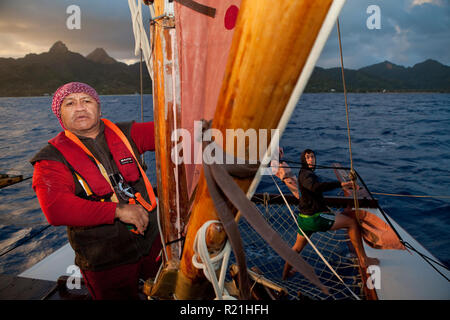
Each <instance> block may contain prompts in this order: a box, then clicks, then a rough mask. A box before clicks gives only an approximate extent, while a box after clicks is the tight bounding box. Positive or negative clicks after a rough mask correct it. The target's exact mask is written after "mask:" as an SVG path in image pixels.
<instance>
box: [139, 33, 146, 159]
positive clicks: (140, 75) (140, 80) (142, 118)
mask: <svg viewBox="0 0 450 320" xmlns="http://www.w3.org/2000/svg"><path fill="white" fill-rule="evenodd" d="M139 42H140V39H139ZM139 47H140V49H141V50H140V52H141V59H140V61H139V82H140V85H141V122H144V84H143V82H144V80H143V75H142V43H140V44H139ZM141 161H142V163H145V152H144V153H142V154H141Z"/></svg>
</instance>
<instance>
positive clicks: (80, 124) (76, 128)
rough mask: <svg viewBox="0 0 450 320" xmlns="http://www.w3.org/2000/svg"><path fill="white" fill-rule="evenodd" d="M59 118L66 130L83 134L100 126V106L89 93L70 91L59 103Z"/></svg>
mask: <svg viewBox="0 0 450 320" xmlns="http://www.w3.org/2000/svg"><path fill="white" fill-rule="evenodd" d="M61 119H62V122H63V124H64V127H65V128H66V129H67V130H69V131H71V132H73V133H75V134H79V135H85V134H86V133H90V132H92V131H95V130H96V129H97V128H98V127H99V126H100V108H99V105H98V103H97V101H95V99H94V98H92V97H91V96H90V95H88V94H86V93H71V94H69V95H68V96H67V97H66V98H65V99H64V100H63V102H62V104H61Z"/></svg>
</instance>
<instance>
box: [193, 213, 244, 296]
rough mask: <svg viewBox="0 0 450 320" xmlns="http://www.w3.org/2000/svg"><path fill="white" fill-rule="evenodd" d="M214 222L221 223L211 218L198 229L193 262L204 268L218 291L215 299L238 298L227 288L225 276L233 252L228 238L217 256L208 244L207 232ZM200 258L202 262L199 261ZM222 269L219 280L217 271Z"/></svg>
mask: <svg viewBox="0 0 450 320" xmlns="http://www.w3.org/2000/svg"><path fill="white" fill-rule="evenodd" d="M213 223H221V222H220V221H218V220H209V221H207V222H205V223H204V224H203V225H202V226H201V228H200V229H198V230H197V234H196V236H195V240H194V255H193V256H192V264H193V265H194V266H195V267H196V268H198V269H203V273H204V274H205V277H206V279H208V280H209V281H210V282H211V283H212V285H213V288H214V292H215V293H216V299H215V300H236V298H234V297H232V296H230V295H229V293H228V291H227V290H226V289H225V285H224V284H225V276H226V272H227V265H228V260H229V258H230V254H231V245H230V243H229V241H228V240H227V242H226V244H225V246H224V247H223V248H222V251H220V252H219V253H218V254H217V255H216V256H214V257H213V258H211V257H210V254H209V251H208V246H207V245H206V232H207V229H208V227H209V226H210V225H211V224H213ZM198 258H200V259H201V261H202V262H199V261H198ZM219 267H220V268H221V269H220V276H219V280H217V276H216V271H215V270H217V269H219Z"/></svg>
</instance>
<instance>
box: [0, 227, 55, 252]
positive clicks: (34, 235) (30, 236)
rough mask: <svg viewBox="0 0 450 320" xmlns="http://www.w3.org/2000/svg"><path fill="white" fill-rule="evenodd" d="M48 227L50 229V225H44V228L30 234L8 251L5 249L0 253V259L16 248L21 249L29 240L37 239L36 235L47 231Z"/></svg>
mask: <svg viewBox="0 0 450 320" xmlns="http://www.w3.org/2000/svg"><path fill="white" fill-rule="evenodd" d="M49 227H51V225H50V224H49V225H46V226H45V227H42V228H41V229H40V230H39V231H36V232H35V233H31V234H30V235H28V236H26V237H24V238H22V239H20V240H18V241H17V242H16V243H15V245H14V246H13V247H12V248H10V249H6V250H5V251H3V252H2V253H0V257H3V256H4V255H6V254H7V253H9V252H11V251H13V250H14V249H17V248H18V247H21V246H22V245H24V244H25V243H27V242H28V241H30V240H31V239H33V238H35V237H37V236H38V235H40V234H41V233H42V232H44V231H45V230H46V229H48V228H49Z"/></svg>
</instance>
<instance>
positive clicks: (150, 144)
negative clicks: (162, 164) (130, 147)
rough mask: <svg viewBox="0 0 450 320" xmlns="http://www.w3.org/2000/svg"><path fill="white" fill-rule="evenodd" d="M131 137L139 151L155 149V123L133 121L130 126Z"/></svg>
mask: <svg viewBox="0 0 450 320" xmlns="http://www.w3.org/2000/svg"><path fill="white" fill-rule="evenodd" d="M131 139H133V141H134V143H135V144H136V147H137V148H138V150H139V153H141V154H142V153H144V152H145V151H154V150H155V123H154V122H141V123H139V122H134V123H133V125H132V126H131Z"/></svg>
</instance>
